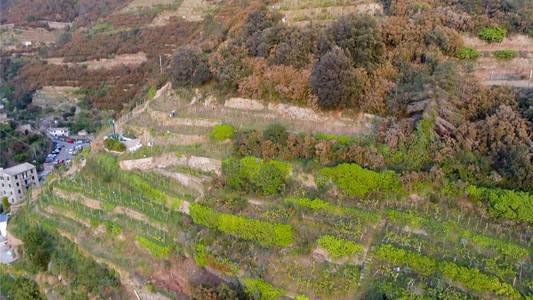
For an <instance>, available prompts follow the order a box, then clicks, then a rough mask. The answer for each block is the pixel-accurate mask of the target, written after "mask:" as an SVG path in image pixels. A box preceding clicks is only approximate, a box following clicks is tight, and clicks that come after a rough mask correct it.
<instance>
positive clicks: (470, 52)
mask: <svg viewBox="0 0 533 300" xmlns="http://www.w3.org/2000/svg"><path fill="white" fill-rule="evenodd" d="M480 55H481V52H480V51H477V50H476V49H473V48H470V47H466V46H463V47H462V48H461V50H460V51H459V53H457V57H458V58H460V59H467V60H475V59H476V58H478V57H479V56H480Z"/></svg>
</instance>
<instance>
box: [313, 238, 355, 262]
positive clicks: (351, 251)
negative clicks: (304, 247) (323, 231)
mask: <svg viewBox="0 0 533 300" xmlns="http://www.w3.org/2000/svg"><path fill="white" fill-rule="evenodd" d="M317 244H318V245H319V246H320V247H321V248H323V249H326V250H327V251H328V253H329V255H330V256H331V257H332V258H333V259H338V258H342V257H345V256H352V255H355V254H361V253H362V252H363V250H364V249H365V248H364V247H363V246H361V245H357V244H356V243H354V242H351V241H347V240H343V239H339V238H336V237H334V236H331V235H323V236H321V237H320V238H319V239H318V241H317Z"/></svg>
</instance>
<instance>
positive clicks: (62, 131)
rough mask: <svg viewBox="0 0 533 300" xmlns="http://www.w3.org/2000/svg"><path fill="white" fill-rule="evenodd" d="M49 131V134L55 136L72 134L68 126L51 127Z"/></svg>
mask: <svg viewBox="0 0 533 300" xmlns="http://www.w3.org/2000/svg"><path fill="white" fill-rule="evenodd" d="M47 131H48V134H49V135H51V136H54V137H59V136H69V135H70V130H69V129H68V127H50V128H48V130H47Z"/></svg>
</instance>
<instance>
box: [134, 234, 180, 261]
mask: <svg viewBox="0 0 533 300" xmlns="http://www.w3.org/2000/svg"><path fill="white" fill-rule="evenodd" d="M135 239H136V240H137V241H138V242H139V244H140V245H141V246H143V247H145V248H146V249H148V250H150V253H151V254H152V256H153V257H154V258H157V259H162V258H168V256H169V255H170V252H171V251H172V249H173V247H172V246H165V245H163V244H162V243H160V242H159V241H154V240H152V239H147V238H145V237H143V236H140V235H137V236H136V237H135Z"/></svg>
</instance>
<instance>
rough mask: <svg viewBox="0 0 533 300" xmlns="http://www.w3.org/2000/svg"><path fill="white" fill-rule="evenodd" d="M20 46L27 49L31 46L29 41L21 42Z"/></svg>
mask: <svg viewBox="0 0 533 300" xmlns="http://www.w3.org/2000/svg"><path fill="white" fill-rule="evenodd" d="M22 46H24V47H29V46H31V41H23V42H22Z"/></svg>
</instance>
